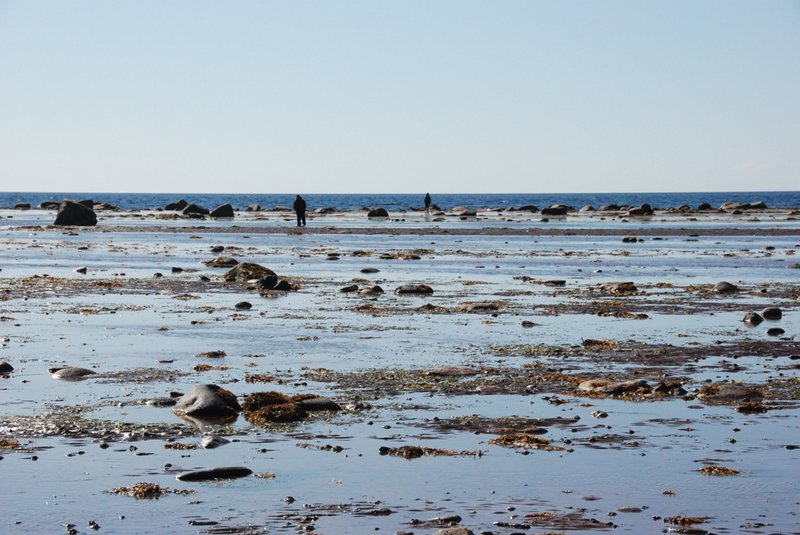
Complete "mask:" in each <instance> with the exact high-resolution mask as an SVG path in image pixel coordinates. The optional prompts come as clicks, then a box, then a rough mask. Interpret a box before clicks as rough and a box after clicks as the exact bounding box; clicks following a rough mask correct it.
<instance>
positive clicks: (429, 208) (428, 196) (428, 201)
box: [425, 193, 431, 212]
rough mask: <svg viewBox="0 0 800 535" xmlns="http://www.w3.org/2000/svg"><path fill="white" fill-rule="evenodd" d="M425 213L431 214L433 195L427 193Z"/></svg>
mask: <svg viewBox="0 0 800 535" xmlns="http://www.w3.org/2000/svg"><path fill="white" fill-rule="evenodd" d="M425 211H426V212H430V211H431V194H430V193H426V194H425Z"/></svg>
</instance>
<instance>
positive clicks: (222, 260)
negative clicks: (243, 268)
mask: <svg viewBox="0 0 800 535" xmlns="http://www.w3.org/2000/svg"><path fill="white" fill-rule="evenodd" d="M203 263H204V264H205V265H207V266H208V267H213V268H230V267H233V266H236V265H238V264H239V261H238V260H236V259H235V258H231V257H230V256H218V257H216V258H212V259H211V260H206V261H205V262H203Z"/></svg>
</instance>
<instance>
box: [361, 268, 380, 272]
mask: <svg viewBox="0 0 800 535" xmlns="http://www.w3.org/2000/svg"><path fill="white" fill-rule="evenodd" d="M378 272H380V269H378V268H363V269H362V270H361V273H378Z"/></svg>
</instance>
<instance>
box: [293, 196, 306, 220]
mask: <svg viewBox="0 0 800 535" xmlns="http://www.w3.org/2000/svg"><path fill="white" fill-rule="evenodd" d="M293 207H294V211H295V213H296V214H297V226H298V227H299V226H300V225H301V224H302V226H304V227H305V226H306V201H305V199H303V198H302V197H301V196H300V195H298V196H297V198H296V199H295V200H294V205H293Z"/></svg>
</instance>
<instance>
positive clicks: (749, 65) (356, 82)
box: [0, 0, 800, 193]
mask: <svg viewBox="0 0 800 535" xmlns="http://www.w3.org/2000/svg"><path fill="white" fill-rule="evenodd" d="M799 177H800V2H798V1H788V0H787V1H770V0H764V1H754V0H748V1H737V0H718V1H702V0H683V1H682V0H665V1H662V2H655V1H652V2H651V1H641V0H631V1H605V0H604V1H570V0H565V1H555V0H554V1H549V2H544V1H534V0H527V1H503V0H496V1H485V0H482V1H469V0H450V1H444V0H440V1H436V0H421V1H414V0H404V1H388V0H386V1H378V0H368V1H367V0H365V1H344V0H343V1H332V0H325V1H302V0H298V1H290V0H287V1H285V2H271V1H267V0H260V1H230V2H229V1H222V0H220V1H213V2H209V1H200V0H191V1H184V0H169V1H164V0H155V1H145V0H137V1H130V2H117V1H101V0H97V1H81V0H71V1H61V0H59V1H38V0H17V1H7V0H6V1H4V0H0V190H3V191H53V190H57V191H98V192H102V191H139V192H219V193H224V192H277V193H283V192H315V193H351V192H352V193H358V192H375V193H383V192H399V193H403V192H420V191H431V192H602V191H609V192H619V191H715V190H723V191H736V190H797V189H800V186H798V184H800V180H798V178H799Z"/></svg>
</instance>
